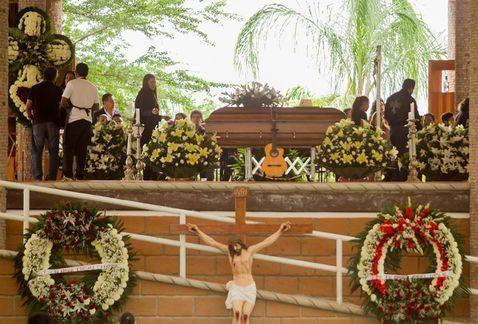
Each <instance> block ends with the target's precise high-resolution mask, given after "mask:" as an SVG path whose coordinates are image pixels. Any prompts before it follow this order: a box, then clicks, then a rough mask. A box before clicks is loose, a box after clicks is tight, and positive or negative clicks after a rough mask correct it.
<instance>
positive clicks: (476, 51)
mask: <svg viewBox="0 0 478 324" xmlns="http://www.w3.org/2000/svg"><path fill="white" fill-rule="evenodd" d="M469 11H470V15H471V16H472V17H478V1H475V0H473V1H471V3H470V8H469ZM469 28H470V34H471V37H470V44H469V45H470V85H469V86H470V165H469V170H470V186H471V189H470V254H471V255H473V256H478V25H477V24H471V25H470V27H469ZM470 286H471V288H475V289H478V264H476V263H471V267H470ZM470 310H471V314H470V316H471V318H470V319H477V318H478V296H472V297H471V300H470Z"/></svg>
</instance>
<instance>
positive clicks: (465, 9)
mask: <svg viewBox="0 0 478 324" xmlns="http://www.w3.org/2000/svg"><path fill="white" fill-rule="evenodd" d="M473 2H475V0H456V4H455V31H454V32H455V35H454V39H455V61H456V80H455V92H456V99H455V101H456V102H457V103H459V102H460V101H462V100H463V99H465V98H467V97H468V96H469V84H470V74H469V68H470V45H471V42H470V37H471V33H470V30H471V28H473V25H474V22H473V21H472V18H471V17H472V16H471V11H470V6H471V3H473ZM450 7H451V9H453V6H452V5H451V6H450Z"/></svg>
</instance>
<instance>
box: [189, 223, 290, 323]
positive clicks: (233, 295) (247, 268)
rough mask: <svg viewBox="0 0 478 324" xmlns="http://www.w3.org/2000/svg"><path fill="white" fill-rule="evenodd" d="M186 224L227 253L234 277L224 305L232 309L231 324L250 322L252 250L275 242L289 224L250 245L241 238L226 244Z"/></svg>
mask: <svg viewBox="0 0 478 324" xmlns="http://www.w3.org/2000/svg"><path fill="white" fill-rule="evenodd" d="M187 227H188V230H189V231H190V232H192V233H195V234H197V235H198V236H199V238H200V239H201V240H202V241H204V243H206V244H207V245H209V246H212V247H215V248H217V249H219V250H220V251H222V252H223V253H225V254H227V255H228V258H229V263H230V265H231V270H232V276H233V279H232V281H229V282H228V283H227V285H226V288H227V290H228V295H227V299H226V308H227V309H231V308H232V310H233V318H232V323H233V324H249V318H250V315H251V313H252V310H253V308H254V304H255V302H256V293H257V289H256V284H255V282H254V278H253V277H252V258H253V256H254V254H255V253H257V252H259V251H260V250H262V249H264V248H266V247H268V246H270V245H272V244H274V243H275V242H276V241H277V240H278V239H279V237H280V236H281V235H282V234H283V233H285V232H287V231H288V230H289V229H290V227H291V224H290V222H285V223H282V224H281V225H280V227H279V229H278V230H277V231H276V232H275V233H274V234H272V235H271V236H269V237H267V238H266V239H265V240H264V241H262V242H260V243H257V244H254V245H251V246H249V247H248V246H246V245H245V244H244V243H243V242H242V241H241V240H240V239H234V240H231V241H229V244H228V245H225V244H222V243H219V242H218V241H216V240H215V239H213V238H212V237H210V236H209V235H207V234H206V233H204V232H203V231H201V230H200V229H199V227H198V226H197V225H194V224H187Z"/></svg>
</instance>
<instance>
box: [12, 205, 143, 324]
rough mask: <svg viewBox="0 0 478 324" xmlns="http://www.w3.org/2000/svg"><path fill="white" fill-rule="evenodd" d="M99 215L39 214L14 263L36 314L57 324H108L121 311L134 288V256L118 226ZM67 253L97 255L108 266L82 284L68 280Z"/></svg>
mask: <svg viewBox="0 0 478 324" xmlns="http://www.w3.org/2000/svg"><path fill="white" fill-rule="evenodd" d="M100 216H102V214H101V213H99V212H98V211H96V210H94V209H87V208H81V207H79V206H62V207H59V208H55V209H53V210H51V211H49V212H47V213H46V214H44V215H41V217H40V219H39V222H38V223H37V224H36V225H35V227H34V228H33V229H32V231H30V233H28V234H27V235H26V239H27V241H26V243H25V244H24V245H22V246H21V247H20V250H19V253H18V255H17V257H16V259H15V277H16V279H17V282H18V283H19V286H20V292H21V295H22V298H23V299H24V300H25V304H26V305H28V306H29V307H30V308H31V310H32V311H37V310H43V311H46V312H48V313H49V314H50V315H51V316H52V317H53V318H54V319H55V320H56V321H58V322H66V321H72V320H74V322H75V323H82V322H85V323H87V322H90V321H91V322H105V321H107V320H108V317H109V316H110V314H111V311H112V310H119V309H120V307H121V305H122V304H123V303H124V301H125V299H126V297H127V296H128V295H129V293H130V292H131V289H132V287H133V284H134V273H132V272H131V270H130V269H129V262H130V261H131V256H132V252H131V249H130V245H129V243H128V238H127V237H124V236H123V235H122V234H121V229H118V228H119V227H120V225H119V224H117V223H115V222H113V221H112V220H111V219H109V218H106V217H100ZM64 250H66V251H83V252H84V253H85V254H86V255H87V256H89V257H94V256H96V255H98V256H99V258H100V260H101V264H100V265H99V266H104V267H98V268H97V269H102V270H101V271H100V273H99V275H98V274H96V275H94V274H91V272H89V274H87V275H86V276H85V278H83V280H81V281H79V282H75V281H74V280H69V281H67V280H66V279H65V278H64V277H63V275H62V273H64V272H67V271H63V268H65V267H66V266H67V265H66V262H65V260H64V258H63V256H62V251H64ZM95 266H96V265H95ZM50 268H52V269H50ZM60 268H61V269H60ZM67 270H69V271H71V272H74V271H75V270H74V268H69V269H67Z"/></svg>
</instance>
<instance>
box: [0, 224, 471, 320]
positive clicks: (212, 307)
mask: <svg viewBox="0 0 478 324" xmlns="http://www.w3.org/2000/svg"><path fill="white" fill-rule="evenodd" d="M121 219H122V220H123V221H124V224H125V226H126V231H128V232H132V233H140V234H147V235H153V236H161V237H169V238H172V239H177V235H176V236H175V235H168V231H169V224H171V223H177V221H178V220H177V218H173V217H161V218H151V217H149V218H143V217H139V218H138V217H122V218H121ZM263 220H264V221H271V219H263ZM188 221H194V220H193V219H191V220H189V219H188ZM278 221H279V220H275V222H278ZM291 221H293V222H311V223H313V224H314V228H315V229H318V230H321V231H324V232H331V233H338V234H344V235H356V234H357V233H359V232H361V231H362V230H363V228H364V226H365V223H366V222H367V221H368V219H340V220H339V219H291ZM198 223H205V221H203V220H201V221H198ZM455 223H456V225H457V226H458V228H459V230H460V232H461V233H463V234H464V235H465V237H468V222H467V221H466V220H456V221H455ZM344 224H347V226H344ZM21 227H22V225H21V223H20V222H13V221H8V222H7V232H8V237H7V249H16V248H17V247H18V244H19V243H20V242H21V230H22V229H21ZM216 238H217V239H218V240H220V241H223V242H224V241H226V240H227V238H226V237H224V236H217V237H216ZM260 239H262V238H261V237H250V238H248V242H247V243H248V244H253V243H255V242H257V241H258V240H260ZM188 241H189V242H193V243H196V242H198V239H197V237H195V236H188ZM133 247H134V248H135V250H136V251H137V252H138V260H137V261H136V262H135V263H134V268H135V269H136V270H144V271H148V272H154V273H162V274H170V275H178V273H179V256H178V248H175V247H170V246H164V245H157V244H150V243H145V242H140V241H133ZM352 249H353V245H352V244H350V243H344V259H343V264H344V265H346V264H347V262H348V259H349V257H350V255H351V254H352V252H354V251H355V250H352ZM467 252H468V251H467ZM264 253H265V254H271V255H277V256H285V257H288V258H296V259H301V260H306V261H315V262H320V263H325V264H329V265H335V243H334V241H330V240H324V239H318V238H301V237H298V236H285V237H282V238H281V239H280V241H279V242H278V243H277V244H276V245H274V246H272V247H270V248H268V249H266V250H265V251H264ZM427 265H428V262H427V260H424V259H423V258H420V257H418V256H413V255H410V256H405V257H404V258H403V260H402V267H403V268H406V269H407V270H406V271H404V272H403V273H420V272H425V271H426V267H427ZM253 272H254V275H255V280H256V284H257V287H258V288H259V289H264V290H270V291H275V292H282V293H288V294H305V295H310V296H317V297H328V298H332V299H333V298H335V291H336V281H335V280H336V279H335V273H330V272H325V271H320V270H313V269H305V268H300V267H296V266H289V265H280V264H275V263H270V262H265V261H257V260H256V261H254V264H253ZM465 273H468V265H465ZM187 275H188V277H190V278H195V279H199V280H205V281H211V282H219V283H226V282H227V281H229V280H230V279H231V275H230V268H229V264H228V261H227V259H226V257H225V256H221V255H217V254H211V253H206V252H199V251H194V250H188V257H187ZM4 280H6V279H4ZM8 285H11V284H8ZM8 285H6V286H7V287H8ZM1 286H2V284H1V282H0V287H1ZM0 289H1V288H0ZM0 295H2V293H1V290H0ZM343 296H344V300H345V301H347V302H352V303H356V304H359V303H360V302H361V301H360V298H359V296H358V294H351V293H350V289H349V284H348V279H347V278H344V280H343ZM7 297H8V298H11V295H7ZM224 300H225V296H224V295H222V294H217V293H209V292H205V291H200V290H196V289H189V288H179V287H175V286H169V285H165V284H157V283H151V282H140V284H139V286H138V287H137V288H136V289H135V294H134V296H133V297H132V298H131V300H130V302H129V303H128V305H126V308H125V310H128V311H131V312H133V313H135V314H137V315H138V316H140V317H145V319H144V320H145V321H144V322H143V321H141V322H140V323H148V321H146V317H147V319H148V320H149V321H150V322H151V323H153V322H154V321H155V320H157V319H159V318H161V319H162V320H166V319H168V320H167V321H166V322H165V323H180V322H181V321H182V322H183V323H191V321H192V320H193V319H196V318H199V317H201V318H202V319H203V322H204V323H207V321H206V318H207V319H211V318H214V319H217V320H218V322H219V323H222V322H224V323H227V322H228V320H226V316H227V315H228V313H227V312H226V311H225V308H224ZM208 302H210V304H207V303H208ZM177 305H181V307H180V308H179V309H178V307H177ZM207 305H209V306H207ZM175 306H176V308H173V307H175ZM12 307H14V306H12ZM0 312H1V311H0ZM468 313H469V307H468V301H467V300H463V301H460V302H457V303H456V308H455V316H457V317H463V316H467V315H468ZM253 315H254V316H255V320H256V321H254V323H292V319H296V320H298V319H302V320H304V321H305V320H306V319H307V321H308V322H307V323H316V322H315V321H316V320H318V319H320V323H322V320H325V321H328V320H330V321H331V322H333V321H339V322H340V321H343V322H344V323H351V322H353V320H352V319H351V318H348V317H340V315H339V314H333V313H330V312H323V311H317V310H313V309H308V308H301V307H296V306H289V305H282V304H280V305H279V304H276V303H269V302H264V301H261V302H258V305H257V308H256V310H255V311H254V313H253ZM1 316H2V314H1V313H0V317H1ZM170 317H174V319H173V320H172V321H170V320H169V318H170ZM265 317H267V318H269V321H270V322H267V321H266V319H265ZM331 317H333V318H331ZM336 317H338V318H336ZM153 318H154V320H153ZM258 320H260V321H258ZM289 320H290V321H289ZM188 321H189V322H188ZM194 323H196V321H194ZM298 323H301V321H298ZM362 323H367V321H365V322H362ZM368 323H370V320H369V321H368Z"/></svg>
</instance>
